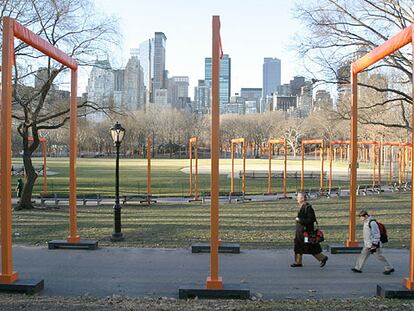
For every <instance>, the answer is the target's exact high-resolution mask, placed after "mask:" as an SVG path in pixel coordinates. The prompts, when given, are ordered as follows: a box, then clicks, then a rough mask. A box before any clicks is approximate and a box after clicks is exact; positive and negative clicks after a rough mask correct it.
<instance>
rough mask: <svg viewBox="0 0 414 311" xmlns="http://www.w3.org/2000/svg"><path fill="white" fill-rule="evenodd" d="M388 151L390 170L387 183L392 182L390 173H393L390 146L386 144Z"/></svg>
mask: <svg viewBox="0 0 414 311" xmlns="http://www.w3.org/2000/svg"><path fill="white" fill-rule="evenodd" d="M388 152H389V162H390V172H389V179H388V180H389V183H390V184H391V183H392V177H393V176H392V175H393V161H392V146H388Z"/></svg>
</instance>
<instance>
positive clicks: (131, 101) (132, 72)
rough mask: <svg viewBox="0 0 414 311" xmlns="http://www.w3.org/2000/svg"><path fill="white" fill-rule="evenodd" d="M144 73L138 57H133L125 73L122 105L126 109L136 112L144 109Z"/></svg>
mask: <svg viewBox="0 0 414 311" xmlns="http://www.w3.org/2000/svg"><path fill="white" fill-rule="evenodd" d="M144 103H145V87H144V73H143V70H142V67H141V65H140V63H139V59H138V57H137V56H132V57H131V58H130V59H129V60H128V63H127V65H126V67H125V71H124V89H123V94H122V104H123V106H124V108H126V109H128V110H130V111H135V110H140V109H143V108H144Z"/></svg>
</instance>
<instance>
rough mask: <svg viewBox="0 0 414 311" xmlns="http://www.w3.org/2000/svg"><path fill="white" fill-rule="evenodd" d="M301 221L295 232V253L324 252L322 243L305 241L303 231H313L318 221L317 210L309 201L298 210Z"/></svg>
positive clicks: (297, 224) (313, 253)
mask: <svg viewBox="0 0 414 311" xmlns="http://www.w3.org/2000/svg"><path fill="white" fill-rule="evenodd" d="M297 217H298V218H299V221H297V222H296V234H295V254H311V255H315V254H319V253H321V252H322V248H321V246H320V244H319V243H318V244H311V243H305V237H304V235H303V233H304V232H305V231H307V232H310V233H313V231H314V229H315V228H314V222H316V216H315V211H314V210H313V208H312V205H310V204H309V203H308V202H305V203H303V205H302V207H301V208H300V210H299V212H298V216H297Z"/></svg>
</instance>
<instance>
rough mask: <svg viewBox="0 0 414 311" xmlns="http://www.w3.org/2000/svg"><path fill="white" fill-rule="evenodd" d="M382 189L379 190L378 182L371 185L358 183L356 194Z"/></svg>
mask: <svg viewBox="0 0 414 311" xmlns="http://www.w3.org/2000/svg"><path fill="white" fill-rule="evenodd" d="M381 192H383V190H381V186H380V185H378V184H375V185H372V184H367V185H358V187H357V195H367V194H368V193H377V194H379V193H381Z"/></svg>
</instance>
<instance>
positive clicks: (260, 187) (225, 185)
mask: <svg viewBox="0 0 414 311" xmlns="http://www.w3.org/2000/svg"><path fill="white" fill-rule="evenodd" d="M47 161H48V162H47V167H48V170H49V171H52V172H56V173H58V174H57V175H51V176H48V178H47V183H48V192H49V193H58V194H59V195H68V192H69V160H68V159H67V158H48V160H47ZM33 162H34V165H35V166H39V167H40V166H42V165H43V158H34V161H33ZM246 162H247V163H246V170H247V171H252V170H255V171H257V170H260V171H261V172H263V173H266V172H267V167H268V160H267V159H247V161H246ZM241 163H242V162H241V160H239V159H237V160H236V168H235V176H238V173H239V171H240V170H241ZM282 163H283V162H282V160H273V161H272V170H273V171H282V169H283V164H282ZM13 164H14V165H15V166H22V162H21V159H14V160H13ZM209 164H210V161H209V160H207V159H201V160H199V167H207V168H208V167H209ZM146 165H147V160H146V159H121V162H120V192H121V194H122V193H140V194H142V193H146V192H147V167H146ZM151 166H152V167H151V179H152V182H151V184H152V185H151V188H152V189H151V190H152V191H151V192H152V194H153V195H155V196H185V195H188V193H189V175H188V174H186V173H183V172H182V171H181V169H182V168H186V167H188V166H189V161H188V160H187V159H181V160H179V159H173V160H169V159H154V160H152V165H151ZM220 166H221V169H223V170H225V171H226V172H230V167H231V160H230V159H222V160H221V161H220ZM300 167H301V161H300V160H288V171H289V172H298V175H297V176H298V177H297V178H290V179H288V182H287V188H288V189H287V190H288V191H289V192H291V191H296V190H297V189H298V188H300ZM114 168H115V160H114V159H87V158H79V159H78V160H77V183H78V187H77V191H78V195H80V196H81V195H84V194H97V193H99V194H101V195H105V196H113V195H114V178H115V177H114V175H115V174H114ZM328 169H329V167H328V163H327V162H326V163H325V171H326V172H327V171H328ZM368 169H369V166H367V165H366V164H361V171H362V170H368ZM346 170H347V164H346V162H336V163H335V165H334V174H335V171H342V172H343V171H345V172H346ZM310 171H315V175H314V178H312V179H305V188H306V189H308V188H319V171H320V161H315V160H307V161H306V164H305V172H310ZM384 174H385V173H384ZM266 176H267V175H266ZM17 179H18V177H16V176H14V177H13V179H12V182H13V188H14V187H15V185H16V184H17ZM361 182H362V181H361ZM367 182H368V183H369V182H370V181H364V183H367ZM326 186H327V181H326ZM335 186H342V187H345V188H347V187H348V182H347V181H335V180H334V182H333V187H335ZM199 189H200V192H206V191H209V190H210V175H209V173H208V172H207V173H205V174H200V175H199ZM220 191H222V192H227V193H228V192H229V191H230V179H229V178H228V174H222V175H220ZM235 191H241V179H238V178H237V179H235ZM272 191H274V192H279V193H280V192H282V191H283V179H282V178H277V179H276V178H274V179H272ZM40 192H43V177H42V176H39V178H38V179H37V181H36V185H35V189H34V194H38V193H40ZM246 192H247V193H248V194H263V193H265V192H267V177H262V178H247V179H246Z"/></svg>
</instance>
